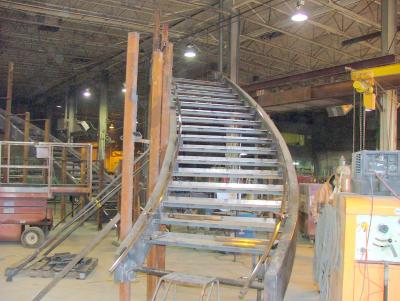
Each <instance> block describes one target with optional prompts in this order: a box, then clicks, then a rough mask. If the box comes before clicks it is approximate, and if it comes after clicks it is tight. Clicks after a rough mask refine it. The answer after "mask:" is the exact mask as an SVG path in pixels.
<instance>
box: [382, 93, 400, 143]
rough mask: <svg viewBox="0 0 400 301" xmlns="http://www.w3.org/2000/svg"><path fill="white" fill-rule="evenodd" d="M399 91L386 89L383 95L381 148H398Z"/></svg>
mask: <svg viewBox="0 0 400 301" xmlns="http://www.w3.org/2000/svg"><path fill="white" fill-rule="evenodd" d="M397 105H398V101H397V92H396V90H388V91H385V94H384V95H383V96H382V110H383V112H381V113H380V127H379V137H380V143H379V145H380V147H379V149H380V150H386V151H394V150H396V149H397Z"/></svg>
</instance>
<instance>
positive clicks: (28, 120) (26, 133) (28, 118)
mask: <svg viewBox="0 0 400 301" xmlns="http://www.w3.org/2000/svg"><path fill="white" fill-rule="evenodd" d="M30 124H31V113H29V112H25V124H24V142H29V128H30ZM23 160H24V165H25V166H28V165H29V146H28V145H24V156H23ZM28 172H29V170H28V169H26V168H24V170H23V178H22V182H23V183H27V180H28Z"/></svg>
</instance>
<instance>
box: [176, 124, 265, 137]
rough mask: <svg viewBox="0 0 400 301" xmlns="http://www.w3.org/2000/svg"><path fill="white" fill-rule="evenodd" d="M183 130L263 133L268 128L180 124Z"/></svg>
mask: <svg viewBox="0 0 400 301" xmlns="http://www.w3.org/2000/svg"><path fill="white" fill-rule="evenodd" d="M182 131H183V132H206V133H234V134H251V135H263V134H266V133H269V131H268V130H262V129H253V128H242V127H220V126H207V125H185V124H183V125H182Z"/></svg>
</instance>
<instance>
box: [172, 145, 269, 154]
mask: <svg viewBox="0 0 400 301" xmlns="http://www.w3.org/2000/svg"><path fill="white" fill-rule="evenodd" d="M180 151H181V152H196V153H197V152H200V153H222V154H223V153H225V154H248V155H251V154H257V155H274V154H276V150H275V149H272V148H269V147H253V146H222V145H202V144H183V145H182V146H181V147H180Z"/></svg>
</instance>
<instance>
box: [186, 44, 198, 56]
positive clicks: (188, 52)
mask: <svg viewBox="0 0 400 301" xmlns="http://www.w3.org/2000/svg"><path fill="white" fill-rule="evenodd" d="M184 55H185V57H187V58H193V57H195V56H196V55H197V54H196V50H195V49H194V46H193V45H190V44H189V45H187V46H186V50H185V53H184Z"/></svg>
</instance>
